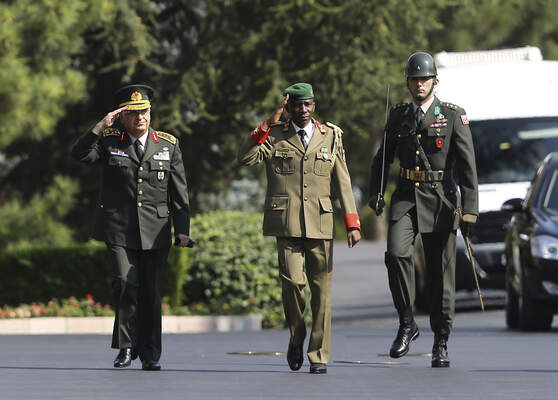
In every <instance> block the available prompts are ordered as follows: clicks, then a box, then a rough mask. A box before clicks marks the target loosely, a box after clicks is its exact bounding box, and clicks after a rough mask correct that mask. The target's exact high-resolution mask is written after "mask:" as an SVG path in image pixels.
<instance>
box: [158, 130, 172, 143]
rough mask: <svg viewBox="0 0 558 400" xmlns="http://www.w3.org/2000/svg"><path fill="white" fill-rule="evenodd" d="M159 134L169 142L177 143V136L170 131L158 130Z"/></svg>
mask: <svg viewBox="0 0 558 400" xmlns="http://www.w3.org/2000/svg"><path fill="white" fill-rule="evenodd" d="M157 136H159V137H160V138H161V139H165V140H166V141H167V142H171V143H172V144H176V137H174V136H173V135H171V134H170V133H167V132H161V131H157Z"/></svg>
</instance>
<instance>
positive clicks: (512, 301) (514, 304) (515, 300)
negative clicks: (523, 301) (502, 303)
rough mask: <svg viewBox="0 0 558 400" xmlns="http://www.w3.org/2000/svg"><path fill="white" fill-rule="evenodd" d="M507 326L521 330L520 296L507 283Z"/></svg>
mask: <svg viewBox="0 0 558 400" xmlns="http://www.w3.org/2000/svg"><path fill="white" fill-rule="evenodd" d="M506 325H507V326H508V328H511V329H517V328H519V296H518V295H517V293H515V292H514V290H513V288H512V287H511V285H510V284H509V283H507V282H506Z"/></svg>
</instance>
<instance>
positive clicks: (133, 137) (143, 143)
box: [128, 129, 149, 148]
mask: <svg viewBox="0 0 558 400" xmlns="http://www.w3.org/2000/svg"><path fill="white" fill-rule="evenodd" d="M148 133H149V129H148V130H147V131H145V133H144V134H143V135H141V136H140V137H139V138H137V137H135V136H132V135H130V134H129V133H128V136H129V137H130V140H131V141H132V144H134V143H135V142H136V140H139V141H140V143H141V145H142V146H143V148H145V142H146V141H147V134H148Z"/></svg>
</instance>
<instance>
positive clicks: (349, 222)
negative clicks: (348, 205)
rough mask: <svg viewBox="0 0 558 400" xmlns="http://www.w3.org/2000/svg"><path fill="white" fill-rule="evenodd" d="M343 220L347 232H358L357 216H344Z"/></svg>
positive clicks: (358, 221) (358, 222) (358, 219)
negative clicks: (351, 230)
mask: <svg viewBox="0 0 558 400" xmlns="http://www.w3.org/2000/svg"><path fill="white" fill-rule="evenodd" d="M343 219H344V220H345V228H346V229H347V230H349V229H352V228H356V229H358V230H359V231H360V218H359V216H358V214H345V216H344V217H343Z"/></svg>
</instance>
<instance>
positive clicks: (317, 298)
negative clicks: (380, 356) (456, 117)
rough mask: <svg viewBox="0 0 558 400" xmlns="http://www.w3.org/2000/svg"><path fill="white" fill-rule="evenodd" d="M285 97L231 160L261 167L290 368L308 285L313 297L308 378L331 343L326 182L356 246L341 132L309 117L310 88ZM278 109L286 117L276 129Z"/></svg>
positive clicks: (295, 359)
mask: <svg viewBox="0 0 558 400" xmlns="http://www.w3.org/2000/svg"><path fill="white" fill-rule="evenodd" d="M284 95H285V98H284V100H283V103H282V104H281V105H280V106H279V107H278V108H277V110H276V111H275V112H274V113H273V114H272V115H271V116H270V117H269V118H268V119H267V120H266V121H264V122H263V123H262V124H261V125H260V126H259V127H258V128H256V129H255V130H254V131H252V133H251V135H250V137H247V138H246V140H245V141H244V143H243V144H242V146H241V148H240V151H239V155H238V158H239V162H240V164H242V165H254V164H257V163H260V162H265V165H266V172H267V194H266V199H265V205H264V222H263V231H264V232H263V233H264V235H268V236H275V237H276V238H277V253H278V256H279V257H278V258H279V273H280V276H281V282H282V292H283V308H284V311H285V318H286V320H287V324H288V325H289V330H290V333H291V338H290V340H289V347H288V351H287V362H288V364H289V367H290V368H291V369H292V370H295V371H296V370H298V369H300V368H301V366H302V362H303V353H302V346H303V344H304V339H305V337H306V326H305V325H304V318H303V315H304V308H305V305H306V301H305V298H304V287H305V286H306V284H308V285H309V286H310V291H311V293H312V299H311V307H312V333H311V334H310V342H309V343H308V352H307V353H308V359H309V360H310V373H312V374H325V373H326V372H327V366H326V364H327V363H328V360H329V353H330V342H331V334H330V332H331V299H330V297H331V296H330V292H331V278H332V274H333V240H332V239H333V204H332V201H331V187H332V183H334V184H335V186H336V189H337V195H338V196H339V200H340V202H341V205H342V207H343V209H344V211H345V215H344V220H345V227H346V229H347V243H348V245H349V247H353V246H354V245H356V244H357V243H358V242H359V240H360V221H359V217H358V214H357V210H356V206H355V200H354V197H353V192H352V189H351V178H350V176H349V171H348V169H347V164H346V162H345V151H344V149H343V142H342V131H341V129H340V128H339V127H337V126H335V125H333V124H331V123H329V122H327V123H326V124H321V123H320V122H319V121H317V120H315V119H314V118H312V115H313V114H314V110H315V99H314V92H313V90H312V86H311V85H310V84H308V83H296V84H294V85H291V86H289V87H288V88H287V89H285V92H284ZM284 108H286V109H287V111H288V112H289V115H290V117H291V119H289V120H287V121H286V122H285V123H280V122H279V119H280V117H281V114H282V113H283V110H284Z"/></svg>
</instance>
